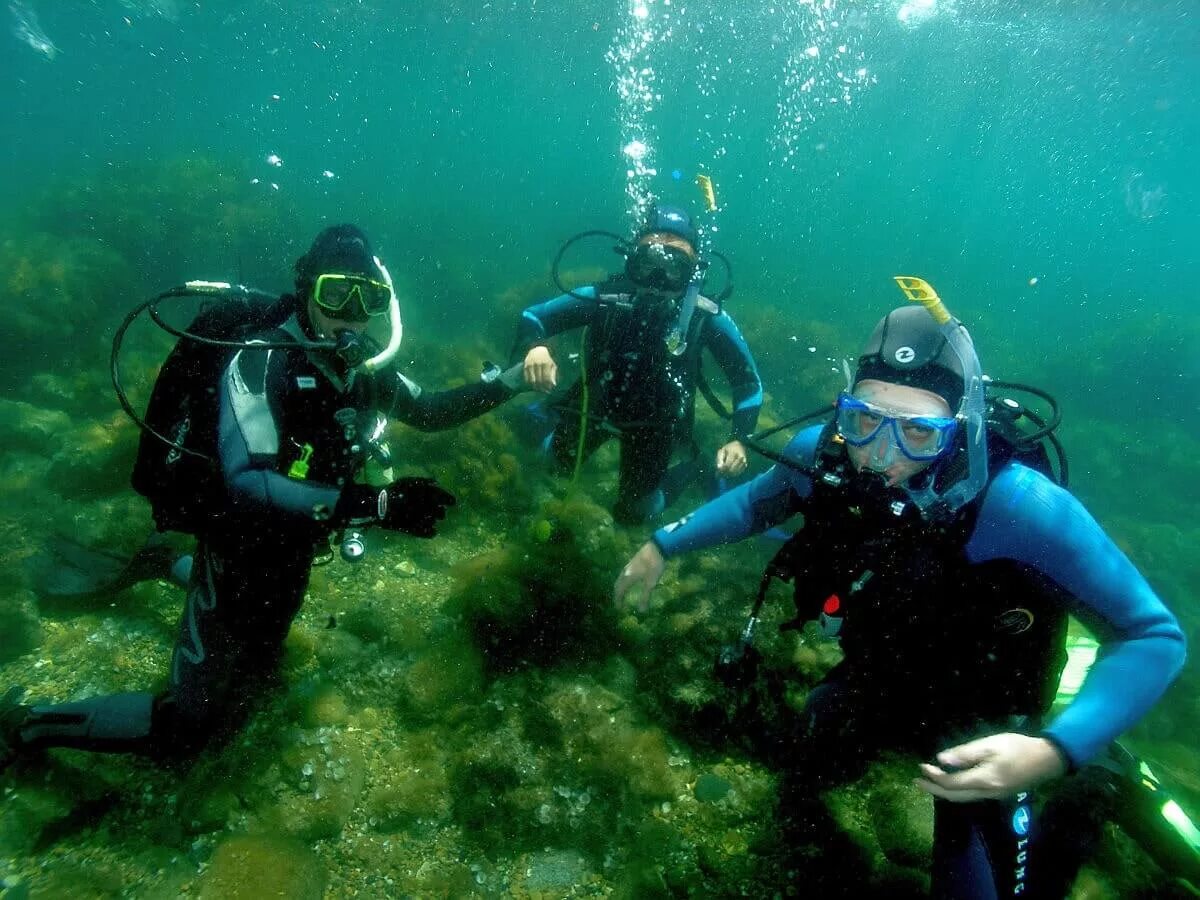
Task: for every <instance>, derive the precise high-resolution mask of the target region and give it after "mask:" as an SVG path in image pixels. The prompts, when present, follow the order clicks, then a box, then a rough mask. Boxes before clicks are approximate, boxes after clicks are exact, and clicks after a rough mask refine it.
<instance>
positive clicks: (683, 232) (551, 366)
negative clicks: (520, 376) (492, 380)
mask: <svg viewBox="0 0 1200 900" xmlns="http://www.w3.org/2000/svg"><path fill="white" fill-rule="evenodd" d="M697 246H698V241H697V233H696V230H695V228H694V226H693V225H692V222H691V219H690V218H689V217H688V215H687V214H686V213H685V212H683V211H682V210H680V209H676V208H674V207H669V206H659V207H657V208H655V209H654V210H653V211H652V213H651V215H650V217H649V219H648V220H647V222H646V224H645V225H644V226H643V227H642V229H641V230H640V231H639V232H638V235H637V237H636V239H635V242H634V244H633V247H632V251H631V252H630V255H629V257H628V259H627V262H626V266H625V272H624V273H623V274H621V275H616V276H614V277H612V278H610V279H608V280H607V281H605V282H604V283H602V284H598V285H594V286H588V287H585V288H583V289H581V290H579V291H573V292H571V293H567V294H563V295H562V296H559V297H555V298H554V299H552V300H547V301H546V302H544V303H539V304H536V305H534V306H531V307H529V308H528V309H526V310H525V311H524V312H522V314H521V322H520V325H519V326H518V331H517V338H516V345H515V347H514V350H513V360H514V361H516V362H521V361H523V363H524V374H525V383H526V385H527V386H529V387H532V388H534V389H535V390H539V391H543V392H550V391H551V390H553V389H554V388H555V387H556V386H557V382H558V367H557V364H556V363H555V361H554V358H553V356H552V355H551V353H550V350H549V348H548V347H547V341H548V340H549V339H550V338H551V337H553V336H554V335H556V334H561V333H562V332H565V331H570V330H572V329H575V328H586V329H587V331H586V335H585V338H584V342H583V345H584V346H583V354H582V366H583V372H582V374H581V376H580V378H579V379H578V380H577V381H575V382H574V383H573V384H571V385H570V386H569V387H568V388H567V389H566V390H565V391H564V392H562V393H561V394H556V395H555V396H554V398H553V399H552V401H550V406H551V408H552V410H553V412H554V413H555V417H556V420H557V421H556V423H555V424H556V427H555V428H554V430H553V432H552V433H551V434H550V436H549V437H548V438H547V443H546V445H545V447H546V450H547V451H548V454H549V457H550V459H551V460H552V462H553V464H554V466H555V468H556V469H557V470H558V471H559V472H571V471H572V470H573V469H574V470H577V469H578V466H579V465H580V464H581V463H582V461H583V460H584V459H586V458H587V457H589V456H590V455H591V454H592V453H593V452H594V451H595V450H596V449H597V448H598V447H600V445H602V444H603V443H605V442H606V441H608V440H609V439H610V438H614V437H615V438H617V439H618V440H619V441H620V442H621V461H620V475H619V486H618V488H617V499H616V503H615V505H614V507H613V518H614V519H616V520H617V521H618V522H622V523H625V524H634V523H637V522H641V521H644V520H646V519H648V518H650V517H652V516H655V515H657V514H658V513H659V512H660V511H661V510H662V509H663V508H664V507H665V506H666V505H668V504H669V503H670V502H671V501H672V500H673V499H674V498H675V497H676V496H677V495H678V494H679V493H680V492H681V491H682V490H683V488H684V487H686V486H687V484H688V483H689V482H690V481H691V480H694V478H695V477H697V476H698V475H699V474H700V473H701V472H702V471H705V470H707V471H713V470H714V469H715V472H716V474H717V475H718V476H726V475H728V476H737V475H740V474H742V473H743V472H744V471H745V470H746V465H747V460H746V448H745V446H744V445H743V444H742V442H741V440H740V439H741V437H742V436H744V435H747V434H750V433H751V432H753V431H754V428H755V424H756V422H757V421H758V412H759V409H760V408H761V406H762V382H761V380H760V379H759V376H758V369H757V367H756V366H755V364H754V358H753V356H751V354H750V349H749V347H747V346H746V342H745V340H744V339H743V338H742V335H741V333H740V332H739V331H738V328H737V326H736V325H735V324H734V323H733V320H732V319H731V318H730V317H729V315H728V314H727V313H725V312H723V311H722V310H721V309H720V307H719V306H718V305H717V304H716V303H714V302H713V301H712V300H709V299H708V298H706V297H693V298H692V299H694V300H695V304H694V309H693V308H692V306H691V304H689V303H688V302H686V301H687V295H688V289H689V286H690V285H692V284H693V283H695V278H696V275H697V266H698V263H699V260H698V254H697ZM685 309H686V310H688V312H687V313H686V314H685V313H684V312H683V310H685ZM679 327H682V328H683V329H684V331H685V332H686V333H682V334H679V335H677V336H678V337H679V338H681V339H682V343H681V344H677V345H675V346H674V347H672V346H669V344H670V339H671V336H672V334H673V332H674V331H675V330H676V329H677V328H679ZM705 349H707V350H708V351H709V352H710V353H711V354H712V355H713V358H714V359H716V361H717V363H718V365H720V367H721V369H722V371H723V372H724V374H725V377H726V378H727V379H728V381H729V384H730V387H731V389H732V392H733V410H732V415H731V427H730V435H729V440H728V442H727V443H725V444H724V445H723V446H722V447H721V448H720V449H719V450H718V451H717V453H716V457H715V460H714V465H713V466H711V467H710V466H707V465H706V464H705V463H703V462H701V461H700V460H699V459H698V456H699V450H698V449H697V448H696V447H695V445H694V444H693V442H692V424H693V419H694V415H695V400H696V390H697V387H698V383H699V381H700V379H701V372H700V368H701V354H702V352H703V351H704V350H705ZM581 431H582V432H583V433H582V435H581ZM679 449H684V450H687V451H690V453H691V454H692V460H690V461H689V462H687V463H681V464H680V465H679V466H677V467H675V468H674V469H670V464H671V459H672V455H673V453H674V452H675V451H676V450H679ZM669 469H670V471H668V470H669Z"/></svg>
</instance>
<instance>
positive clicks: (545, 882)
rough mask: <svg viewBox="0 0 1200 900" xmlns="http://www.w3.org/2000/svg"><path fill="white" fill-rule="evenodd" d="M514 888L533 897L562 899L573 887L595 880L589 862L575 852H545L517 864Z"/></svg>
mask: <svg viewBox="0 0 1200 900" xmlns="http://www.w3.org/2000/svg"><path fill="white" fill-rule="evenodd" d="M516 869H517V875H516V878H514V879H513V889H514V892H516V893H517V894H518V895H525V896H529V897H531V898H545V900H550V898H553V897H563V896H566V895H567V894H568V893H570V892H571V889H572V888H575V887H579V886H582V885H584V884H585V883H586V882H587V881H589V880H591V879H593V878H595V876H594V875H593V874H592V872H591V870H590V867H589V865H588V862H587V860H586V859H584V857H583V856H582V855H581V854H580V853H579V852H578V851H575V850H543V851H542V852H540V853H532V854H530V855H528V856H526V857H524V858H523V859H521V860H520V861H519V862H518V863H517V867H516Z"/></svg>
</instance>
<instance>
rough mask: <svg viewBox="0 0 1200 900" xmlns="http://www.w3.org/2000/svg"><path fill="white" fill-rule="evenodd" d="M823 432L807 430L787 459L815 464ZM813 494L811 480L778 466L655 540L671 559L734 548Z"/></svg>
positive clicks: (666, 529) (660, 532)
mask: <svg viewBox="0 0 1200 900" xmlns="http://www.w3.org/2000/svg"><path fill="white" fill-rule="evenodd" d="M820 433H821V428H820V426H817V427H816V428H807V429H805V430H804V431H802V432H800V433H799V434H798V435H796V437H794V438H793V439H792V441H791V443H789V444H788V445H787V447H786V448H784V451H783V455H784V456H785V457H787V458H788V459H795V460H796V461H798V462H800V463H802V464H803V465H811V464H812V460H813V455H814V453H815V450H816V444H817V436H818V435H819V434H820ZM811 492H812V484H811V482H810V481H809V479H808V476H807V475H804V474H802V473H800V472H798V471H796V470H795V469H792V468H790V467H788V466H786V465H783V464H781V463H776V464H775V465H773V466H772V467H771V468H769V469H767V471H765V472H763V473H762V474H761V475H759V476H758V477H757V478H754V479H752V480H750V481H748V482H746V483H745V484H741V485H739V486H738V487H736V488H734V489H733V490H730V491H726V492H725V493H724V494H722V495H721V496H720V497H717V498H716V499H714V500H710V501H709V502H708V503H706V504H704V505H703V506H701V507H700V508H699V509H697V510H696V511H695V512H692V513H689V514H688V515H686V516H684V517H683V518H682V519H680V520H679V521H677V522H672V523H671V524H670V525H667V526H665V527H663V528H660V529H658V531H656V532H654V536H653V537H652V538H651V540H652V541H654V543H655V544H656V545H657V546H658V549H659V550H661V551H662V555H663V557H664V558H666V559H670V558H671V557H673V556H679V555H680V554H683V553H687V552H690V551H692V550H702V549H704V548H706V547H713V546H716V545H717V544H730V543H733V542H734V541H740V540H741V539H742V538H745V537H749V536H750V535H752V534H758V533H760V532H763V531H766V530H767V529H768V528H770V527H772V526H773V525H778V524H779V523H780V522H783V521H785V520H786V519H788V518H789V517H791V516H792V515H793V514H794V513H795V512H796V511H797V508H798V504H799V502H800V501H801V500H803V499H804V498H805V497H807V496H808V495H809V494H810V493H811Z"/></svg>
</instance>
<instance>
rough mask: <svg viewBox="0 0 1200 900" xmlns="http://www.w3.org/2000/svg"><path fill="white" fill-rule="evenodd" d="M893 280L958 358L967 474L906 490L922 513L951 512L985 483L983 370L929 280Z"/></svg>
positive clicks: (959, 414)
mask: <svg viewBox="0 0 1200 900" xmlns="http://www.w3.org/2000/svg"><path fill="white" fill-rule="evenodd" d="M894 280H895V282H896V284H897V285H899V287H900V290H901V291H903V292H904V296H905V297H907V298H908V299H909V300H910V301H912V302H913V303H919V304H921V306H923V307H925V310H926V311H927V312H928V313H929V315H930V316H932V317H933V321H934V322H935V323H937V326H938V328H939V330H940V331H941V332H942V335H943V336H944V337H945V338H946V343H947V344H948V345H949V346H950V349H951V350H952V351H953V352H954V355H955V356H957V357H958V362H959V364H960V365H961V366H962V371H963V399H962V403H961V404H959V408H958V410H957V411H956V412H955V417H956V418H957V419H958V420H959V422H961V423H962V427H963V429H964V431H965V432H966V449H967V474H966V475H965V476H964V477H963V478H961V479H960V480H958V481H957V482H955V483H954V484H952V485H951V486H950V487H949V488H947V489H946V492H945V493H943V494H939V493H937V491H936V490H935V487H934V485H935V483H936V481H937V479H934V478H931V479H929V480H928V481H927V482H926V483H925V485H924V487H921V488H918V489H913V490H909V492H908V493H909V496H910V497H911V498H912V501H913V502H914V503H915V504H916V505H917V506H918V507H919V508H920V510H921V512H923V513H928V512H930V511H931V510H934V509H935V508H941V509H942V510H945V511H948V512H951V513H954V512H957V511H958V510H960V509H962V508H963V507H964V506H966V505H967V504H968V503H970V502H971V501H972V500H974V499H975V498H976V497H977V496H979V493H980V492H981V491H982V490H983V488H984V487H985V486H986V485H987V479H988V462H987V440H986V434H987V424H986V410H985V398H984V395H983V370H982V368H981V367H980V365H979V357H978V355H976V353H975V346H974V344H973V343H972V342H971V335H970V334H969V333H968V332H967V329H966V328H965V327H964V326H963V324H962V323H961V322H959V321H958V320H957V319H955V318H954V317H953V316H952V315H950V311H949V310H948V309H946V305H945V304H944V303H943V302H942V299H941V297H939V296H938V295H937V291H935V290H934V289H933V285H931V284H930V283H929V282H928V281H925V280H924V279H923V278H917V277H915V276H913V275H896V276H894Z"/></svg>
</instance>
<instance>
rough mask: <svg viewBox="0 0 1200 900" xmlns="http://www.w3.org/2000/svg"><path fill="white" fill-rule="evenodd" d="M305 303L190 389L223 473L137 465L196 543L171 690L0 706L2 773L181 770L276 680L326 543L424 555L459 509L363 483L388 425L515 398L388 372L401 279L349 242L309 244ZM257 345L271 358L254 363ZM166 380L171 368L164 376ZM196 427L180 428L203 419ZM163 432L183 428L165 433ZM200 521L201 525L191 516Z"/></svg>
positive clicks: (178, 461)
mask: <svg viewBox="0 0 1200 900" xmlns="http://www.w3.org/2000/svg"><path fill="white" fill-rule="evenodd" d="M296 289H297V290H296V294H295V295H294V296H285V297H283V298H281V299H280V300H279V301H278V302H279V305H280V307H281V308H282V317H281V318H280V320H279V321H280V324H279V326H278V327H277V328H272V329H264V330H262V331H261V332H257V333H254V335H253V337H252V339H251V340H249V341H247V342H246V343H245V345H244V347H243V349H239V350H237V351H236V352H233V351H230V355H229V357H228V358H227V360H226V361H224V362H221V363H219V364H218V365H217V367H216V370H215V371H214V372H212V374H211V376H210V378H209V380H207V381H205V380H204V379H203V377H202V376H196V377H199V378H201V381H202V382H203V383H201V384H198V385H196V388H195V393H196V394H200V395H216V396H217V398H218V399H217V400H216V404H217V409H216V411H215V420H216V421H215V422H214V423H213V427H214V431H215V434H214V435H212V437H211V440H212V452H214V453H215V454H216V457H217V459H216V460H215V463H216V465H214V466H211V467H209V466H205V465H201V466H199V468H198V469H196V478H195V479H194V480H193V479H189V478H184V479H182V481H181V482H179V483H175V482H171V483H170V485H169V486H170V488H171V490H170V491H167V490H166V488H165V487H164V485H165V484H166V482H165V481H164V482H163V484H159V483H157V482H156V480H155V479H156V478H159V477H163V478H165V477H166V476H165V474H164V473H165V472H167V470H168V469H169V468H170V466H165V467H159V468H156V467H155V465H156V463H162V462H166V463H169V464H170V465H182V461H183V460H185V459H186V457H185V456H183V455H182V454H181V452H180V448H179V445H170V444H166V445H162V444H158V443H155V442H153V441H151V442H150V443H146V441H144V442H143V450H145V448H147V447H148V448H150V451H152V452H149V453H146V455H145V456H143V455H142V454H139V468H138V469H137V470H135V476H134V484H135V486H136V487H138V489H139V490H140V491H142V492H143V493H145V494H147V496H152V498H153V499H154V501H155V518H156V521H157V523H158V524H159V526H160V528H162V529H163V530H168V529H170V530H180V531H189V532H191V533H194V534H195V535H196V537H197V541H198V543H197V549H196V553H195V556H194V560H193V561H192V562H191V565H190V567H189V566H178V567H177V571H176V574H177V575H179V574H182V575H183V578H182V580H183V581H185V582H186V583H187V599H186V602H185V606H184V612H183V616H182V619H181V621H180V625H179V635H178V639H177V641H176V645H175V650H174V654H173V656H172V660H171V668H170V680H169V688H168V689H167V690H166V691H165V692H164V693H162V694H159V695H155V694H152V693H149V692H131V693H123V694H114V695H110V696H105V697H95V698H90V699H83V700H77V701H73V702H68V703H57V704H51V703H34V704H31V705H22V704H18V703H17V702H16V701H17V699H18V697H19V691H17V690H16V689H14V690H12V691H9V692H7V693H6V694H5V695H4V696H3V698H0V768H2V767H3V765H4V764H5V763H6V762H7V761H9V759H11V758H12V757H13V756H15V755H16V754H17V753H18V752H23V751H26V750H29V749H33V748H41V747H75V748H80V749H87V750H100V751H113V752H119V751H133V752H150V753H155V754H183V753H188V752H191V751H195V750H196V749H198V748H199V747H201V746H202V745H204V744H205V743H206V742H207V741H208V740H209V739H210V738H211V737H212V736H213V735H214V734H215V733H218V732H228V731H229V730H230V729H231V727H232V726H233V725H234V724H235V723H236V721H237V719H238V712H239V707H242V706H244V704H245V700H246V697H247V694H248V693H249V692H250V688H251V686H252V685H254V684H255V683H256V682H258V681H261V680H262V679H264V678H269V677H271V676H272V674H273V673H274V670H275V668H276V663H277V662H278V660H279V657H280V654H281V652H282V648H283V642H284V638H285V637H286V635H287V632H288V628H289V626H290V624H291V622H292V619H293V618H294V617H295V615H296V613H297V612H298V611H299V609H300V605H301V603H302V602H303V599H304V594H305V590H306V589H307V586H308V580H309V571H310V568H311V566H312V564H313V561H314V554H319V553H320V552H327V551H328V549H329V538H330V536H331V534H332V533H334V532H336V531H338V530H340V529H343V528H348V527H356V528H357V527H366V526H368V525H373V526H378V527H382V528H384V529H388V530H394V531H401V532H404V533H407V534H410V535H414V536H417V537H422V538H431V537H433V536H434V534H435V531H436V529H437V525H438V523H439V522H440V521H441V520H442V519H443V518H444V516H445V515H446V510H447V508H448V507H449V506H452V505H454V502H455V500H454V497H453V496H452V495H451V494H450V493H448V492H447V491H445V490H443V489H442V488H441V487H440V486H438V485H437V484H436V483H435V482H434V481H433V480H432V479H429V478H400V479H395V480H393V479H391V478H390V477H384V478H382V479H370V478H364V472H368V471H369V470H370V469H371V468H372V466H374V467H375V468H376V469H379V468H380V467H381V466H382V467H385V468H388V469H390V466H388V465H387V457H386V454H387V448H386V446H385V445H384V444H383V442H382V437H383V433H384V429H385V426H386V424H387V420H388V418H389V417H393V418H396V419H398V420H400V421H402V422H404V423H406V424H409V425H413V426H415V427H417V428H420V429H422V430H426V431H435V430H441V429H446V428H451V427H454V426H455V425H458V424H461V423H463V422H466V421H468V420H470V419H472V418H474V417H476V416H479V415H482V414H484V413H486V412H488V411H489V410H491V409H493V408H495V407H496V406H498V405H500V404H501V403H503V402H504V401H506V400H507V399H508V398H509V397H511V396H512V390H511V389H510V387H508V386H506V384H505V383H504V379H503V378H498V379H494V380H492V381H485V382H480V383H476V384H469V385H465V386H463V387H459V388H455V389H453V390H449V391H444V392H441V393H433V394H431V393H425V392H423V391H422V390H421V388H420V387H419V386H418V385H416V384H415V383H413V382H412V381H410V380H409V379H407V378H406V377H405V376H404V375H402V374H400V372H399V371H397V370H396V369H395V368H394V367H393V365H392V364H391V361H392V359H393V358H394V357H395V355H396V350H397V348H398V346H399V341H400V334H401V323H400V317H399V310H398V305H397V303H396V298H395V292H394V290H393V288H392V281H391V277H390V276H389V275H388V273H387V270H386V268H384V266H383V263H382V262H381V261H380V260H379V258H378V257H376V256H375V255H374V253H373V252H372V251H371V248H370V244H369V242H368V240H367V237H366V235H364V234H363V233H362V232H361V231H360V230H359V229H357V228H355V227H354V226H350V225H341V226H334V227H331V228H328V229H325V230H324V231H322V232H321V233H320V234H319V235H318V236H317V238H316V240H315V241H314V243H313V245H312V247H311V248H310V249H309V251H308V252H307V253H306V254H305V255H304V256H303V257H301V258H300V259H299V260H298V261H297V263H296ZM388 320H390V325H389V326H388V327H389V328H390V333H389V336H388V337H387V338H386V346H380V345H379V344H375V343H373V341H372V340H371V334H370V332H371V330H372V329H373V326H374V324H375V323H377V322H379V323H386V322H388ZM385 330H388V329H385ZM381 339H382V335H381ZM193 340H194V339H193ZM264 342H265V343H268V344H270V345H271V346H272V347H273V349H269V350H264V349H258V348H256V347H255V344H256V343H258V344H261V343H264ZM239 346H241V345H239ZM169 368H170V360H168V366H164V373H165V372H167V371H168V369H169ZM167 380H168V379H167V377H166V376H165V375H164V376H162V377H160V379H159V383H158V384H157V385H156V387H155V397H156V398H162V397H173V396H175V395H173V394H172V390H171V389H168V388H169V387H170V386H169V385H167V384H166V381H167ZM194 399H195V397H194V396H192V397H190V398H189V402H191V400H194ZM155 403H156V400H155V399H153V398H152V400H151V408H152V409H153V408H154V406H155ZM167 405H168V406H174V407H175V408H173V409H168V410H166V412H167V413H169V414H171V415H174V416H176V417H179V416H182V415H184V412H183V411H182V410H181V409H180V408H179V403H178V402H174V403H168V404H167ZM184 406H185V407H186V406H187V404H186V403H185V404H184ZM189 415H192V418H191V419H184V420H182V421H183V423H184V424H185V425H186V423H187V422H190V421H198V420H199V417H198V414H189ZM148 417H149V414H148ZM169 433H171V434H178V435H184V434H186V433H187V428H186V427H184V428H176V427H174V426H173V425H172V427H171V428H170V430H169ZM194 436H195V435H194V432H193V433H192V434H191V435H189V437H188V438H187V439H190V438H191V437H194ZM146 440H149V439H148V438H147V439H146ZM177 440H178V441H183V440H185V438H184V437H182V436H181V437H178V438H177ZM183 449H185V450H186V447H185V448H183ZM168 451H170V452H168ZM172 457H174V459H172ZM143 463H145V468H144V469H143V468H142V467H143ZM210 471H211V472H212V479H213V480H212V481H211V482H208V481H205V480H204V479H205V478H206V477H207V476H208V473H209V472H210ZM198 493H199V494H201V495H202V496H197V494H198ZM201 501H202V502H201ZM198 507H202V509H203V512H202V513H196V514H193V515H190V516H188V517H184V516H182V515H181V510H183V509H191V510H194V509H196V508H198ZM185 519H186V521H185ZM314 547H318V548H321V550H320V551H315V550H314ZM346 547H347V545H345V544H344V545H343V552H344V553H348V552H349V551H347V549H346ZM189 570H190V579H189V577H188V575H187V572H188V571H189ZM151 574H152V573H149V572H141V571H139V574H138V576H134V577H128V578H124V579H123V581H121V583H122V584H125V583H128V582H130V581H132V580H137V578H138V577H150V575H151ZM159 574H160V575H162V576H164V577H165V575H166V571H165V567H163V571H162V572H161V573H159Z"/></svg>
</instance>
